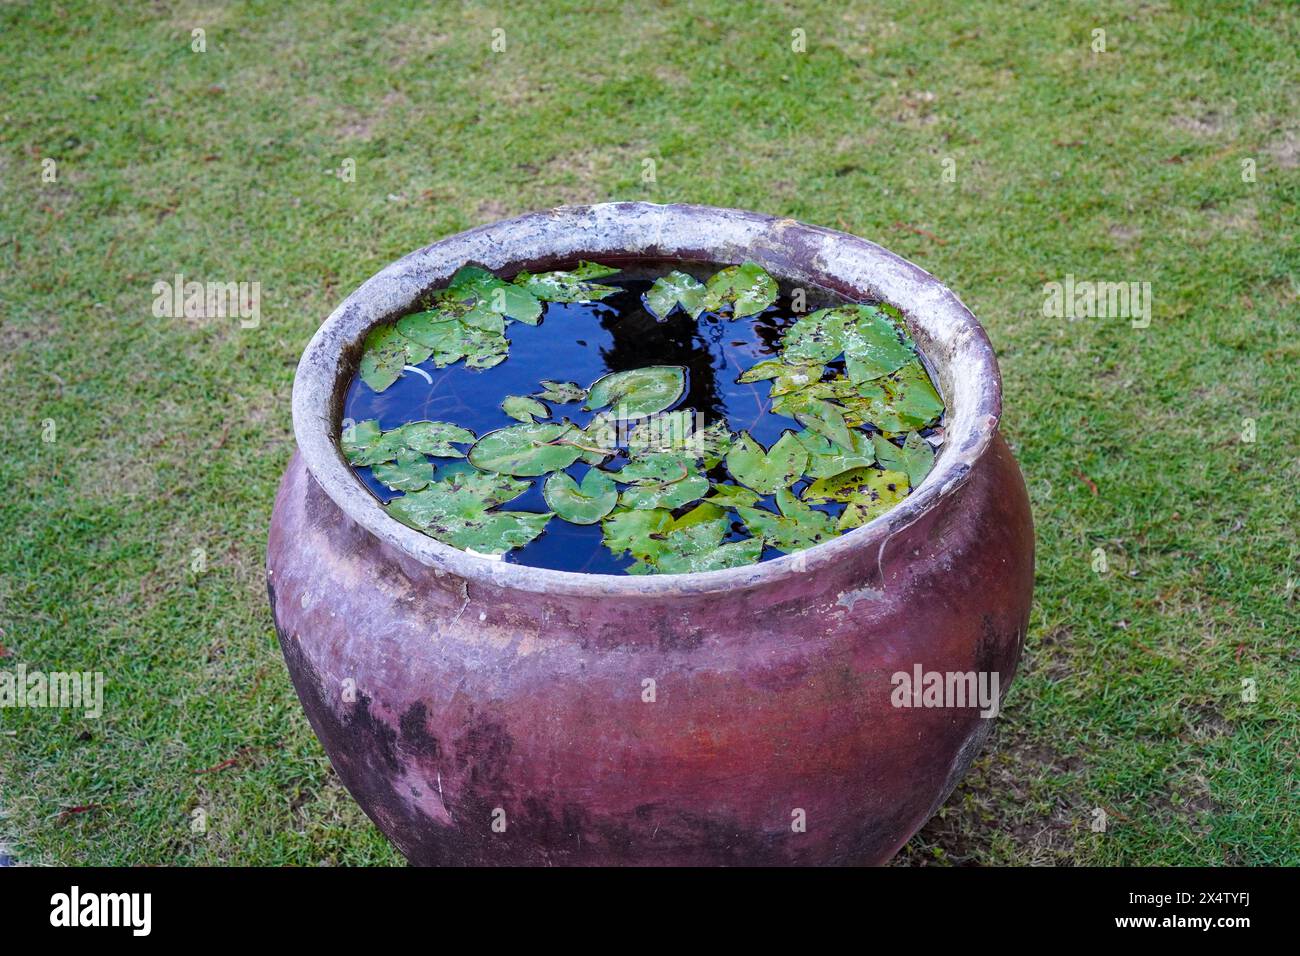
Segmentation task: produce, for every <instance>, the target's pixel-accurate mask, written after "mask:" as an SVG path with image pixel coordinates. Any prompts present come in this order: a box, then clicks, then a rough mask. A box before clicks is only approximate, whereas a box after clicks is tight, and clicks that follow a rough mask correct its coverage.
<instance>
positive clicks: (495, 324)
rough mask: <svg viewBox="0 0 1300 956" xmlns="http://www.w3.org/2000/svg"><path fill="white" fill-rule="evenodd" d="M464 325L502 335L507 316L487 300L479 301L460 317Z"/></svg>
mask: <svg viewBox="0 0 1300 956" xmlns="http://www.w3.org/2000/svg"><path fill="white" fill-rule="evenodd" d="M460 321H461V324H462V325H467V326H469V327H470V328H471V329H478V330H480V331H482V332H491V333H493V334H494V335H502V334H504V333H505V330H506V317H505V316H504V315H502V314H501V313H500V312H497V311H496V310H495V309H493V308H492V307H491V306H490V305H488V303H487V301H486V300H481V301H479V302H477V303H476V304H475V305H474V307H473V308H472V309H470V310H469V311H468V312H466V313H465V314H464V315H462V316H461V317H460Z"/></svg>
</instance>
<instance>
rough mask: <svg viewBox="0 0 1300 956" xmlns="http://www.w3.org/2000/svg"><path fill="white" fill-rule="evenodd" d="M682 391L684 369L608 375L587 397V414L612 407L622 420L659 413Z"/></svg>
mask: <svg viewBox="0 0 1300 956" xmlns="http://www.w3.org/2000/svg"><path fill="white" fill-rule="evenodd" d="M684 391H686V369H684V368H683V367H682V366H680V365H651V366H648V367H646V368H636V369H631V370H629V371H626V372H612V373H610V374H609V375H605V376H603V377H601V378H599V379H597V380H596V383H595V384H594V385H592V386H591V391H590V392H589V393H588V394H587V404H586V405H584V406H583V408H585V409H586V410H587V411H592V410H594V409H597V408H604V407H605V406H607V405H613V406H614V411H615V412H617V413H618V415H619V416H620V417H621V418H622V419H624V420H630V419H633V418H644V417H645V416H647V415H653V414H654V413H655V412H662V411H663V410H664V409H666V408H668V407H669V406H670V405H672V404H673V403H674V402H675V401H677V400H678V399H679V398H681V397H682V393H683V392H684Z"/></svg>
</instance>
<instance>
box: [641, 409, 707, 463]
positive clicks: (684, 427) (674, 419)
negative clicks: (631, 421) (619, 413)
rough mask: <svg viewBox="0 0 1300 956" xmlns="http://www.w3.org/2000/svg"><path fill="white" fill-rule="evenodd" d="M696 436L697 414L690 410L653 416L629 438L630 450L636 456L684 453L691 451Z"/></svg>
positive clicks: (679, 410) (642, 423)
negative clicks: (650, 453)
mask: <svg viewBox="0 0 1300 956" xmlns="http://www.w3.org/2000/svg"><path fill="white" fill-rule="evenodd" d="M694 434H695V412H694V411H693V410H692V409H689V408H681V409H677V410H676V411H671V412H664V413H663V414H661V415H652V416H650V417H649V418H647V419H646V420H645V421H643V422H641V423H640V424H639V425H637V426H636V427H635V428H633V429H632V431H631V432H630V433H629V434H628V436H627V447H628V450H629V451H630V452H631V453H632V454H634V455H637V454H643V453H648V452H673V451H675V452H682V453H685V452H686V451H687V450H688V449H691V448H692V447H693V446H692V439H693V438H694Z"/></svg>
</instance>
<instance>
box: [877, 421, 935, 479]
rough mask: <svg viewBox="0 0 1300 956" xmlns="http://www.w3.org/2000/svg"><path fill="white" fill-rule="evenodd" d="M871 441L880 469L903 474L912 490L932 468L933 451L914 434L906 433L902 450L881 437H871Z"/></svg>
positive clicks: (928, 444) (927, 443)
mask: <svg viewBox="0 0 1300 956" xmlns="http://www.w3.org/2000/svg"><path fill="white" fill-rule="evenodd" d="M872 441H873V443H874V445H875V450H876V457H877V459H878V460H879V461H880V467H882V468H887V469H889V470H891V471H901V472H903V473H905V474H906V475H907V483H908V485H910V486H911V487H912V488H915V487H916V486H917V485H919V484H920V483H921V481H922V480H923V479H924V478H925V476H926V475H928V474H929V473H930V469H931V468H932V467H933V466H934V449H932V448H931V447H930V443H929V442H927V441H926V440H925V439H924V438H922V437H921V436H920V435H919V434H917V433H916V432H908V434H907V438H906V439H904V440H903V447H902V448H899V447H898V446H897V445H895V444H894V443H893V442H891V441H889V440H888V439H887V438H885V437H884V436H883V435H873V436H872Z"/></svg>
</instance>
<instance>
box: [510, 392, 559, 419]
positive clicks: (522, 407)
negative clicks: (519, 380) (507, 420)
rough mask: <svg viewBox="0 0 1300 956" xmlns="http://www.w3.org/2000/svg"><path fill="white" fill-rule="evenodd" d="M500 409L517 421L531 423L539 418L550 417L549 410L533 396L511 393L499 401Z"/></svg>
mask: <svg viewBox="0 0 1300 956" xmlns="http://www.w3.org/2000/svg"><path fill="white" fill-rule="evenodd" d="M501 410H502V411H503V412H505V413H506V414H507V415H509V416H510V417H511V418H513V419H514V420H515V421H517V422H527V423H528V424H530V425H531V424H532V423H533V422H535V421H537V419H539V418H550V417H551V410H550V409H549V408H547V407H546V406H545V405H543V404H542V403H541V402H539V401H538V400H537V399H535V398H529V397H528V396H526V395H511V396H510V397H509V398H507V399H506V400H505V401H504V402H502V403H501Z"/></svg>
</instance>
